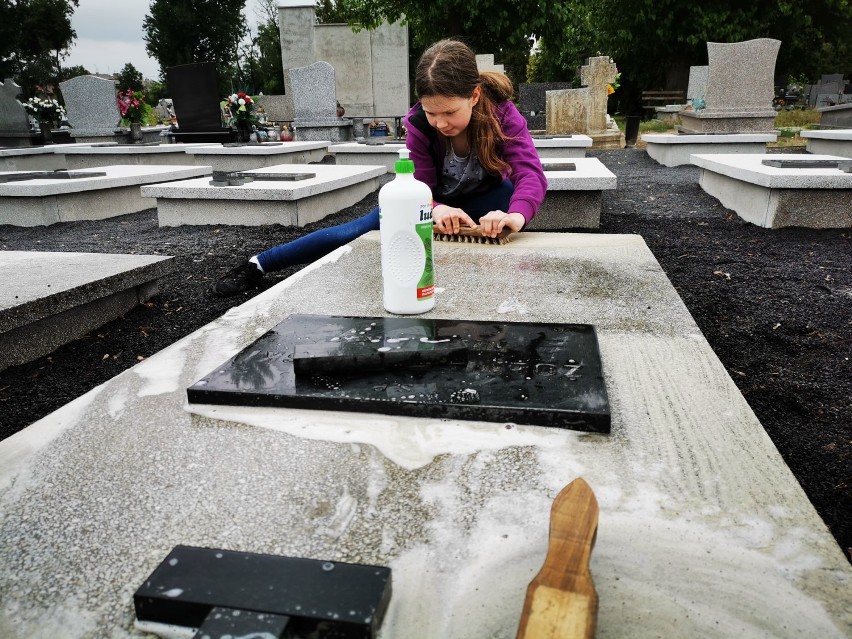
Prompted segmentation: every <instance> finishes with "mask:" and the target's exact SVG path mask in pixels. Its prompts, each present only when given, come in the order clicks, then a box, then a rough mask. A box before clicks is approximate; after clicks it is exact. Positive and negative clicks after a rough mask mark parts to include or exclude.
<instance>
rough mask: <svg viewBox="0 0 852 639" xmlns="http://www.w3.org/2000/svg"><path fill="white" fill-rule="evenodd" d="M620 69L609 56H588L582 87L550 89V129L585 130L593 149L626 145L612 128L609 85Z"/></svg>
mask: <svg viewBox="0 0 852 639" xmlns="http://www.w3.org/2000/svg"><path fill="white" fill-rule="evenodd" d="M617 73H618V69H617V68H616V66H615V63H614V62H613V61H612V59H611V58H609V56H598V57H593V58H589V59H588V60H586V64H585V65H584V66H582V67H580V81H581V82H582V83H583V87H582V88H580V89H564V90H561V91H548V92H547V94H546V95H547V117H546V122H547V133H548V135H559V134H563V133H583V134H585V135H588V136H589V137H591V138H592V148H593V149H621V148H624V135H623V134H622V133H621V132H620V131H618V130H617V129H616V130H614V131H613V130H611V129H608V126H609V123H608V121H607V113H606V109H607V97H608V93H607V87H608V86H609V84H610V83H612V82H615V77H616V74H617Z"/></svg>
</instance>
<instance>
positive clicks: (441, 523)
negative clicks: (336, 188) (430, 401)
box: [0, 233, 852, 639]
mask: <svg viewBox="0 0 852 639" xmlns="http://www.w3.org/2000/svg"><path fill="white" fill-rule="evenodd" d="M378 264H379V243H378V234H377V233H370V234H368V235H366V236H364V237H362V238H360V239H358V240H357V241H355V242H353V243H352V244H351V245H349V246H345V247H342V248H341V249H339V250H337V251H335V252H334V253H332V254H331V255H329V256H328V257H327V258H325V259H324V260H322V261H320V262H318V263H315V264H313V265H311V266H309V267H307V268H305V269H303V270H302V271H300V272H299V273H298V274H297V275H295V276H293V277H291V278H289V279H288V280H285V281H283V282H281V283H280V284H279V285H277V286H275V287H273V288H271V289H269V290H268V291H266V292H264V293H263V294H261V295H259V296H257V297H255V298H253V299H252V300H250V301H249V302H247V303H245V304H244V305H242V306H240V307H237V308H235V309H232V310H231V311H229V312H228V313H226V314H225V315H224V316H223V317H222V318H220V319H219V320H217V321H216V322H213V323H212V324H210V325H208V326H206V327H204V328H202V329H199V330H198V331H196V332H195V333H193V334H192V335H189V336H188V337H186V338H184V339H183V340H181V341H179V342H177V343H175V344H173V345H172V346H170V347H168V348H167V349H165V350H164V351H162V352H160V353H158V354H156V355H154V356H152V357H150V358H149V359H147V360H146V361H144V362H142V363H140V364H139V365H137V366H135V367H134V368H132V369H130V370H128V371H126V372H125V373H123V374H121V375H120V376H118V377H116V378H115V379H113V380H111V381H110V382H108V383H106V384H104V385H102V386H100V387H98V388H96V389H94V390H93V391H91V392H89V393H88V394H86V395H84V396H82V397H80V398H78V399H77V400H75V401H74V402H72V403H70V404H68V405H67V406H65V407H64V408H62V409H60V410H59V411H56V412H55V413H53V414H52V415H49V416H48V417H46V418H44V419H42V420H40V421H39V422H36V423H35V424H33V425H32V426H30V427H28V428H26V429H25V430H23V431H21V432H20V433H18V434H17V435H14V436H12V437H10V438H8V439H6V440H4V441H3V442H2V443H0V566H2V568H0V636H4V637H10V638H15V637H28V636H32V635H33V634H35V635H36V636H45V637H47V636H63V637H84V636H85V637H116V636H140V633H136V634H134V630H133V616H134V615H133V607H132V594H133V592H134V591H135V589H136V588H137V587H138V586H139V585H141V583H142V580H143V579H145V578H146V577H147V575H148V574H150V572H151V570H152V569H153V568H154V567H155V566H156V565H157V564H158V563H159V562H160V561H161V560H162V559H163V558H164V557H165V556H166V554H167V553H168V552H169V551H170V550H171V549H172V547H174V546H175V545H177V544H190V545H199V546H208V547H221V548H226V549H233V550H243V551H251V552H266V553H274V554H282V555H298V556H304V557H310V558H317V559H328V560H332V561H349V562H363V563H372V564H381V565H388V566H390V567H391V568H392V570H393V597H392V600H391V604H390V609H389V612H388V616H387V618H386V619H385V622H384V625H383V627H382V631H381V635H380V636H381V639H391V638H406V639H409V638H411V637H417V638H418V639H431V638H435V639H448V638H457V639H462V638H464V639H475V638H480V637H481V638H483V639H485V638H487V639H494V638H510V637H514V636H515V629H516V627H517V623H518V619H519V617H520V613H521V606H522V603H523V600H524V593H525V590H526V586H527V583H528V582H529V581H530V580H531V579H532V577H533V576H534V575H535V574H536V573H537V571H538V569H539V568H540V567H541V563H542V561H543V559H544V555H545V551H546V547H547V535H548V518H549V509H550V505H551V502H552V500H553V498H554V497H555V496H556V494H557V493H558V492H559V490H560V489H561V488H563V487H564V486H565V485H567V484H568V483H569V482H570V481H572V480H573V479H575V478H576V477H583V478H584V479H586V481H588V483H589V484H590V485H591V487H592V489H593V490H594V492H595V494H596V496H597V499H598V501H599V503H600V509H601V514H600V525H599V530H598V535H597V542H596V546H595V549H594V551H593V553H592V561H591V569H592V575H593V578H594V581H595V584H596V587H597V591H598V593H599V597H600V610H599V615H598V624H597V637H598V638H599V639H605V638H609V637H619V638H621V637H625V636H630V637H636V638H644V637H648V638H650V637H655V638H656V637H702V638H713V637H718V638H725V639H728V638H730V637H760V638H764V637H790V638H793V637H796V638H798V637H820V638H841V637H848V636H849V635H850V633H851V632H852V587H851V586H852V569H851V568H850V566H849V564H848V562H847V561H846V560H845V558H844V557H843V555H842V553H841V552H840V550H839V548H838V547H837V544H836V543H835V541H834V539H833V538H832V537H831V536H830V534H829V532H828V531H827V529H826V528H825V526H824V524H823V523H822V521H821V520H820V519H819V517H818V516H817V514H816V512H815V511H814V509H813V507H812V506H811V504H810V503H809V502H808V500H807V498H806V496H805V495H804V493H803V491H802V490H801V488H800V487H799V485H798V483H797V482H796V480H795V478H794V477H793V475H792V474H791V473H790V472H789V470H788V469H787V467H786V466H785V464H784V462H783V461H782V459H781V457H780V455H779V454H778V452H777V450H776V449H775V448H774V446H773V445H772V443H771V441H770V440H769V438H768V437H767V435H766V433H765V431H764V430H763V428H762V427H761V426H760V424H759V423H758V421H757V419H756V418H755V416H754V414H753V413H752V411H751V409H750V408H749V407H748V405H747V404H746V402H745V400H744V399H743V397H742V396H741V394H740V393H739V391H738V390H737V388H736V386H735V385H734V384H733V382H732V381H731V379H730V378H729V376H728V374H727V373H726V371H725V369H724V367H723V366H722V364H721V363H720V362H719V360H718V358H717V357H716V356H715V354H714V353H713V351H712V350H711V348H710V347H709V345H708V344H707V342H706V340H705V339H704V337H703V336H702V334H701V332H700V330H699V329H698V327H697V326H696V325H695V323H694V321H693V320H692V318H691V317H690V315H689V313H688V312H687V310H686V308H685V307H684V305H683V303H682V301H681V300H680V298H679V297H678V296H677V293H676V292H675V290H674V289H673V287H672V286H671V284H670V283H669V282H668V280H667V278H666V276H665V274H664V273H663V271H662V270H661V269H660V267H659V265H658V263H657V262H656V260H655V259H654V257H653V255H652V254H651V252H650V251H649V250H648V248H647V247H646V245H645V243H644V242H643V241H642V239H641V238H640V237H638V236H634V235H598V234H582V235H574V234H555V233H546V234H536V233H522V234H520V235H519V236H518V237H517V239H516V240H515V241H513V242H512V243H510V244H508V245H506V246H491V245H469V244H456V243H437V244H436V246H435V269H436V273H437V281H436V286H437V305H436V308H435V310H434V311H432V312H431V313H430V314H429V315H430V316H433V317H443V318H469V319H473V320H504V321H507V322H508V321H540V322H564V323H568V322H578V323H592V324H595V325H596V326H597V329H598V336H599V341H600V347H601V354H602V358H603V365H604V372H605V376H606V380H607V389H608V393H609V398H610V404H611V407H612V433H611V434H610V435H591V434H581V433H577V432H572V431H564V430H557V429H547V428H541V427H534V426H524V425H520V424H504V423H496V424H495V423H484V422H461V421H443V420H432V419H419V418H397V417H388V416H378V415H376V416H373V415H365V414H343V413H335V412H324V411H309V410H274V409H266V410H262V409H250V408H240V409H229V408H227V407H222V406H218V407H214V406H193V407H188V406H187V403H186V391H185V389H186V387H187V386H189V385H190V384H192V383H194V382H195V381H196V380H198V379H200V378H201V377H203V376H204V375H206V374H207V373H209V372H210V371H212V370H213V369H214V368H216V367H217V366H218V365H220V364H221V363H223V362H224V361H226V360H227V359H228V358H229V357H231V356H232V355H233V354H234V353H236V352H238V351H239V350H241V349H242V348H243V347H245V346H247V345H248V344H250V343H252V342H253V341H254V340H255V339H256V338H257V337H258V336H260V335H262V334H263V333H265V332H266V331H267V330H269V329H270V328H272V327H273V326H275V325H276V324H278V323H279V322H280V321H281V320H283V319H284V318H285V317H287V315H288V314H290V313H326V314H328V313H337V314H350V315H361V316H375V315H383V314H384V312H383V309H382V304H381V278H380V277H379V275H378Z"/></svg>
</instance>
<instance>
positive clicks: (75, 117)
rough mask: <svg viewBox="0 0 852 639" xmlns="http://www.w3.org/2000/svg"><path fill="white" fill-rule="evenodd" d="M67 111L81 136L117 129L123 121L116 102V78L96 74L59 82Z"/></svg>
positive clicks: (70, 120) (69, 119)
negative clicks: (106, 78) (107, 78)
mask: <svg viewBox="0 0 852 639" xmlns="http://www.w3.org/2000/svg"><path fill="white" fill-rule="evenodd" d="M59 88H60V90H61V91H62V97H63V98H64V99H65V110H66V116H67V118H68V122H69V123H70V124H71V127H72V129H80V132H81V136H86V134H87V132H88V133H95V132H97V131H103V130H107V131H110V130H113V129H115V128H116V127H117V126H118V123H119V122H120V121H121V113H120V112H119V110H118V104H117V103H116V101H115V99H116V86H115V80H105V79H104V78H99V77H97V76H94V75H81V76H77V77H76V78H71V79H70V80H66V81H65V82H60V83H59Z"/></svg>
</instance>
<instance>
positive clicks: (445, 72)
mask: <svg viewBox="0 0 852 639" xmlns="http://www.w3.org/2000/svg"><path fill="white" fill-rule="evenodd" d="M476 87H481V91H480V96H479V101H478V102H477V103H476V104H475V105H474V106H473V113H472V114H471V118H470V125H469V126H468V131H469V132H468V140H470V144H471V146H472V147H473V149H474V151H475V153H476V157H477V158H479V163H480V164H481V165H482V166H483V168H485V170H486V171H488V172H489V173H492V174H500V173H502V172H503V171H508V170H509V169H510V167H509V165H508V164H507V163H506V162H505V161H504V160H503V159H502V158H500V156H499V155H498V152H499V150H500V148H501V147H502V146H503V143H504V142H505V141H506V139H507V136H506V134H505V133H503V129H502V127H501V126H500V122H499V121H498V120H497V117H496V116H495V115H494V104H495V103H498V102H504V101H506V100H508V99H509V98H511V97H512V81H511V80H509V78H507V77H506V76H505V75H504V74H502V73H496V72H494V71H484V72H482V73H480V72H479V69H478V68H477V67H476V56H475V55H474V53H473V51H472V50H471V49H470V47H468V46H467V45H466V44H465V43H463V42H460V41H459V40H452V39H446V40H440V41H438V42H436V43H435V44H433V45H432V46H431V47H429V48H428V49H427V50H426V51H425V52H424V53H423V55H422V56H421V57H420V62H419V63H418V64H417V72H416V74H415V76H414V90H415V91H416V92H417V96H418V97H420V98H422V97H424V96H442V97H453V98H469V97H471V96H472V95H473V91H474V89H476Z"/></svg>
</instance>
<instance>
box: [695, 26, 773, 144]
mask: <svg viewBox="0 0 852 639" xmlns="http://www.w3.org/2000/svg"><path fill="white" fill-rule="evenodd" d="M780 47H781V41H780V40H773V39H771V38H758V39H755V40H747V41H745V42H708V43H707V61H708V65H707V67H708V71H707V90H706V92H705V94H704V108H703V109H700V110H697V111H695V110H693V111H681V112H680V114H679V115H680V117H681V122H682V124H681V126H680V128H679V132H680V133H699V134H707V133H772V132H774V125H775V110H774V109H773V108H772V98H773V97H774V96H775V87H774V82H773V78H774V77H775V60H776V59H777V57H778V49H779V48H780Z"/></svg>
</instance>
